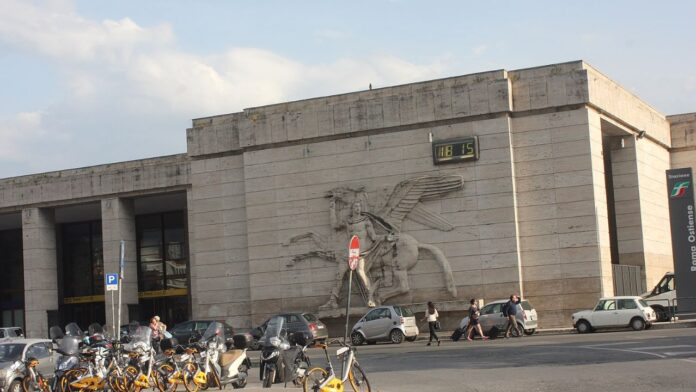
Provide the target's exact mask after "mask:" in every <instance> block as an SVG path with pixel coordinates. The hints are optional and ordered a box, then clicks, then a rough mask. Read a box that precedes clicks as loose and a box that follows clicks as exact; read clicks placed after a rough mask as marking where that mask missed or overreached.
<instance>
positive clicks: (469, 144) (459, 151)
mask: <svg viewBox="0 0 696 392" xmlns="http://www.w3.org/2000/svg"><path fill="white" fill-rule="evenodd" d="M478 157H479V149H478V138H477V137H476V136H474V137H469V138H466V139H453V140H443V141H438V142H433V164H435V165H441V164H443V163H456V162H463V161H475V160H477V159H478Z"/></svg>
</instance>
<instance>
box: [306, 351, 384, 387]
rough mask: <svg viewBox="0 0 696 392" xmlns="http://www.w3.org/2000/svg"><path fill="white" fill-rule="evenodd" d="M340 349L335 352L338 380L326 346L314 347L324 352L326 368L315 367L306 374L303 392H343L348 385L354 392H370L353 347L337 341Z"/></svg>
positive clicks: (368, 383)
mask: <svg viewBox="0 0 696 392" xmlns="http://www.w3.org/2000/svg"><path fill="white" fill-rule="evenodd" d="M338 342H339V344H340V345H341V348H339V349H338V351H337V352H336V357H337V358H338V360H339V361H341V377H340V378H338V377H337V374H336V371H335V369H334V366H333V363H332V362H331V357H330V356H329V351H328V345H327V344H323V343H319V344H317V345H316V347H318V348H321V349H323V350H324V355H326V362H327V363H328V367H326V368H321V367H315V368H312V369H310V370H309V372H307V375H306V377H305V380H304V385H303V387H304V391H305V392H334V391H343V390H344V386H345V385H346V384H347V383H350V385H351V387H352V388H353V390H354V391H355V392H370V391H371V389H370V382H369V381H368V380H367V376H366V375H365V371H364V370H363V369H362V367H360V364H359V363H358V358H357V357H356V354H357V351H356V349H355V347H353V346H351V345H348V344H345V343H344V342H342V341H338Z"/></svg>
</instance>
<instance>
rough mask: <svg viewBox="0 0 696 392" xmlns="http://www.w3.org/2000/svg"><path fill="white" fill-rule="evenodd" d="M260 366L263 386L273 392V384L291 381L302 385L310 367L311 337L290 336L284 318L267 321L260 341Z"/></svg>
mask: <svg viewBox="0 0 696 392" xmlns="http://www.w3.org/2000/svg"><path fill="white" fill-rule="evenodd" d="M259 344H260V345H261V364H260V372H259V375H260V377H261V382H262V386H263V387H264V388H270V387H271V385H272V384H274V383H278V382H284V383H285V385H286V386H287V383H288V381H291V382H292V383H293V384H295V385H296V386H298V385H302V384H303V381H304V377H305V375H306V374H307V370H308V369H309V367H310V366H311V364H310V362H309V357H307V355H306V350H307V347H308V336H307V335H305V334H302V333H300V334H297V335H295V334H290V336H288V333H287V329H286V327H285V317H283V316H276V317H273V318H271V319H270V320H268V324H267V326H266V330H265V332H264V334H263V336H262V337H261V339H260V341H259Z"/></svg>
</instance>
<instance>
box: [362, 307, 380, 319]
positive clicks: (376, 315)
mask: <svg viewBox="0 0 696 392" xmlns="http://www.w3.org/2000/svg"><path fill="white" fill-rule="evenodd" d="M378 318H379V309H375V310H372V311H370V313H368V314H367V315H366V316H365V321H372V320H377V319H378Z"/></svg>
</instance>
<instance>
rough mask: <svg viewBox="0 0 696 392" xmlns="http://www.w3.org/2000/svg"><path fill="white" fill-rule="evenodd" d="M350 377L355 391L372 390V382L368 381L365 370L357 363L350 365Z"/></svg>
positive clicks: (364, 391)
mask: <svg viewBox="0 0 696 392" xmlns="http://www.w3.org/2000/svg"><path fill="white" fill-rule="evenodd" d="M348 379H349V380H350V386H352V387H353V390H354V391H355V392H370V382H369V381H367V376H366V375H365V372H364V371H363V370H362V368H361V367H360V365H358V364H357V363H353V366H351V367H350V373H348Z"/></svg>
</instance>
